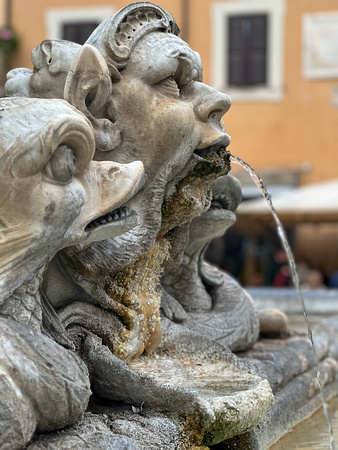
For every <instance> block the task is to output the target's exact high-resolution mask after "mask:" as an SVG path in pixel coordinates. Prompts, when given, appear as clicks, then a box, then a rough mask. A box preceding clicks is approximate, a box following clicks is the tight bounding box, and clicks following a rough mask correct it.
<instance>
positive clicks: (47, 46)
mask: <svg viewBox="0 0 338 450" xmlns="http://www.w3.org/2000/svg"><path fill="white" fill-rule="evenodd" d="M40 48H41V51H42V53H43V54H44V55H45V58H46V63H47V65H49V64H51V62H52V57H53V42H52V41H51V40H48V41H43V42H41V44H40Z"/></svg>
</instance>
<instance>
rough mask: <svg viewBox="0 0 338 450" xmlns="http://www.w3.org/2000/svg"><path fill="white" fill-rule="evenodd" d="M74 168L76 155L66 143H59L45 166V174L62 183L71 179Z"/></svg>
mask: <svg viewBox="0 0 338 450" xmlns="http://www.w3.org/2000/svg"><path fill="white" fill-rule="evenodd" d="M75 170H76V157H75V155H74V152H73V150H72V149H71V148H70V147H68V146H67V145H60V147H58V149H57V150H56V151H55V152H54V154H53V156H52V157H51V159H50V160H49V162H48V164H47V165H46V167H45V171H46V174H47V176H48V177H49V178H52V179H53V180H54V181H56V182H59V183H62V184H65V183H69V182H70V181H72V179H73V175H74V172H75Z"/></svg>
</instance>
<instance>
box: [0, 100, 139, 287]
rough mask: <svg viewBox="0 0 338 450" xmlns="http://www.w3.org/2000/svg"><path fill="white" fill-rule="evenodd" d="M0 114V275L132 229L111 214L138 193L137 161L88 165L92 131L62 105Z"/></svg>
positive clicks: (5, 104)
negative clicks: (64, 249)
mask: <svg viewBox="0 0 338 450" xmlns="http://www.w3.org/2000/svg"><path fill="white" fill-rule="evenodd" d="M1 111H2V117H3V118H5V119H6V120H5V119H4V120H3V122H2V123H3V125H2V129H1V131H2V141H1V148H0V150H1V153H0V157H1V165H0V182H1V189H0V193H1V194H0V197H1V199H0V200H1V201H0V242H1V244H2V245H1V247H0V259H1V266H2V271H1V275H4V274H5V273H6V272H7V271H9V272H10V271H11V270H12V271H13V272H15V270H14V269H13V267H14V266H15V267H16V266H17V265H18V261H21V263H22V262H23V261H25V262H26V263H27V265H28V267H29V268H28V272H30V273H34V270H36V268H38V267H39V265H41V264H42V263H43V262H44V261H45V260H46V259H47V260H48V257H51V256H53V254H54V253H55V252H56V251H57V250H59V249H61V248H62V247H64V246H66V245H70V244H72V243H76V242H79V241H82V240H84V241H87V242H91V241H93V240H97V239H104V238H106V237H107V236H111V235H113V236H114V235H116V234H119V233H121V232H123V231H125V230H127V229H129V228H130V227H131V226H133V225H135V221H134V222H133V221H132V219H131V222H130V223H127V222H126V221H125V220H114V215H115V214H118V212H117V211H116V212H113V214H110V212H111V211H113V210H115V208H116V207H118V206H121V205H122V204H123V203H124V202H125V201H127V200H128V199H129V198H130V197H131V196H133V195H134V194H135V192H136V191H137V190H138V189H139V187H140V185H141V183H142V181H141V177H142V173H143V165H142V163H141V162H135V163H132V164H130V165H121V164H118V163H111V162H91V158H92V156H93V153H94V148H95V146H94V136H93V131H92V127H91V125H90V123H89V122H88V121H87V119H85V118H84V117H83V116H82V115H81V114H79V112H78V111H76V110H75V109H74V108H72V107H71V106H70V105H68V104H67V103H66V102H65V101H62V100H59V101H58V100H27V99H3V100H1ZM102 216H104V217H102ZM132 222H133V223H132ZM116 229H117V230H116ZM18 278H19V277H18ZM15 282H16V281H15ZM8 288H9V286H7V287H6V290H8ZM2 294H3V292H2Z"/></svg>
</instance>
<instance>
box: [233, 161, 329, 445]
mask: <svg viewBox="0 0 338 450" xmlns="http://www.w3.org/2000/svg"><path fill="white" fill-rule="evenodd" d="M230 161H231V162H233V163H235V164H239V165H240V166H242V167H243V168H244V169H245V170H246V171H247V172H248V173H249V174H250V176H251V178H252V179H253V181H254V182H255V184H256V186H257V187H258V188H259V190H260V191H261V193H262V195H263V197H264V199H265V201H266V202H267V204H268V205H269V207H270V209H271V213H272V216H273V219H274V221H275V224H276V228H277V233H278V236H279V239H280V242H281V244H282V247H283V249H284V250H285V253H286V254H287V257H288V262H289V266H290V270H291V276H292V281H293V284H294V286H295V288H296V290H297V293H298V298H299V299H300V302H301V305H302V312H303V316H304V319H305V322H306V325H307V334H308V338H309V340H310V343H311V348H312V351H313V355H314V361H315V366H316V369H317V372H316V377H317V383H318V387H319V390H320V395H321V398H322V404H323V411H324V414H325V417H326V421H327V424H328V429H329V430H328V431H329V435H330V449H331V450H335V441H334V438H333V433H332V425H331V419H330V415H329V409H328V405H327V403H326V401H325V396H324V390H323V385H322V382H321V378H320V369H319V361H318V357H317V353H316V350H315V344H314V341H313V336H312V330H311V326H310V323H309V319H308V314H307V310H306V306H305V302H304V298H303V294H302V291H301V289H300V285H299V278H298V273H297V270H296V263H295V259H294V257H293V254H292V251H291V248H290V245H289V242H288V240H287V237H286V232H285V230H284V227H283V225H282V223H281V221H280V219H279V217H278V214H277V212H276V210H275V207H274V206H273V203H272V199H271V195H270V194H269V192H268V191H267V189H266V187H265V186H264V184H263V182H262V180H261V178H260V177H259V176H258V174H257V173H256V172H255V171H254V169H253V168H252V167H251V166H250V165H249V164H247V163H246V162H245V161H243V160H242V159H241V158H239V157H238V156H235V155H230Z"/></svg>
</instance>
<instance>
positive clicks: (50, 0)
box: [12, 0, 180, 68]
mask: <svg viewBox="0 0 338 450" xmlns="http://www.w3.org/2000/svg"><path fill="white" fill-rule="evenodd" d="M130 3H132V1H127V0H115V1H104V0H102V1H93V0H29V1H28V0H12V23H13V25H15V27H16V30H17V31H18V33H19V34H20V35H21V37H22V41H21V46H20V50H19V51H18V52H17V53H16V55H15V57H14V58H13V60H12V66H13V67H19V66H20V67H21V66H22V67H29V68H31V66H32V64H31V61H30V54H31V50H32V48H34V47H35V46H36V45H38V44H40V42H41V41H43V40H44V39H46V37H47V35H46V28H45V11H46V9H47V8H60V9H61V8H81V7H102V6H103V7H104V6H106V7H111V8H113V9H114V10H116V11H117V10H119V9H120V8H122V7H123V6H126V5H128V4H130ZM156 3H157V4H158V5H159V6H162V7H163V8H165V9H167V10H168V11H171V12H173V13H174V14H175V18H176V20H178V21H179V20H180V0H159V1H157V2H156Z"/></svg>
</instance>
